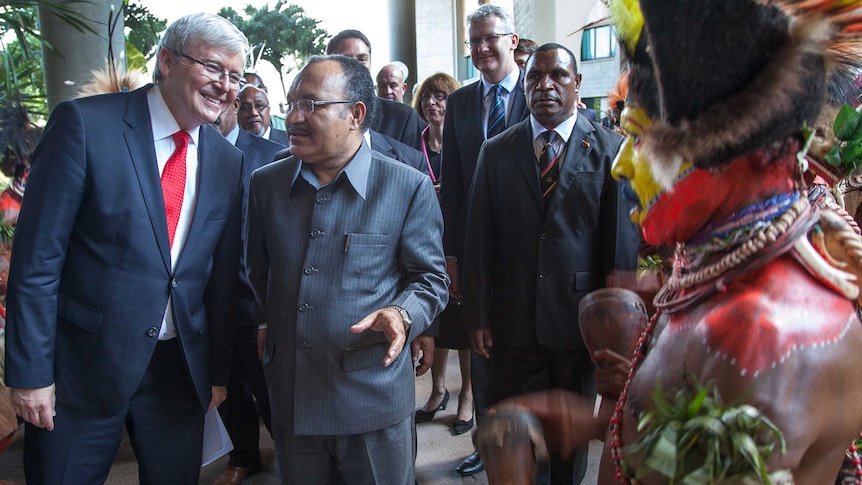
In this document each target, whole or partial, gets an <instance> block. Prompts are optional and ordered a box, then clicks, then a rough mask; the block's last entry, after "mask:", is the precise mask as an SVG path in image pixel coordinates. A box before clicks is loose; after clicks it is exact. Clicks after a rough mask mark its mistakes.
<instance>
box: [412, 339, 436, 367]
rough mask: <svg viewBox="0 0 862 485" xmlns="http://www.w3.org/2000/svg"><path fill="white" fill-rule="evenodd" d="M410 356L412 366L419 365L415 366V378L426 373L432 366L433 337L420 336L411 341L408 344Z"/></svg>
mask: <svg viewBox="0 0 862 485" xmlns="http://www.w3.org/2000/svg"><path fill="white" fill-rule="evenodd" d="M410 355H411V356H412V357H413V364H414V365H415V364H416V363H417V362H418V363H419V365H418V366H416V377H419V376H421V375H422V374H424V373H426V372H428V369H430V368H431V366H432V365H434V336H433V335H420V336H418V337H416V338H415V339H413V342H410Z"/></svg>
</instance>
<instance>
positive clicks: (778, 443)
mask: <svg viewBox="0 0 862 485" xmlns="http://www.w3.org/2000/svg"><path fill="white" fill-rule="evenodd" d="M653 401H654V404H655V405H654V407H653V409H651V410H650V411H648V412H646V413H645V414H644V415H643V416H642V417H641V420H640V422H639V423H638V430H639V431H640V432H641V433H642V434H641V437H640V438H639V439H638V441H637V442H635V443H634V444H632V445H630V446H628V447H627V448H626V455H627V456H629V457H630V458H629V459H630V460H633V461H634V462H637V463H640V464H641V465H642V466H640V467H639V468H638V470H637V473H636V475H637V476H638V477H639V478H640V477H642V476H644V475H645V474H647V473H658V474H659V475H661V476H663V477H665V478H667V479H668V483H671V484H673V483H680V484H692V485H693V484H703V483H742V482H744V481H746V480H752V479H754V480H757V479H759V480H760V481H761V483H767V484H769V483H773V482H772V480H773V479H776V478H777V477H778V476H781V477H786V474H787V472H784V471H782V472H778V473H777V474H775V475H770V474H769V472H768V471H767V468H766V460H767V459H768V458H769V457H770V456H771V455H772V453H773V452H774V451H776V447H777V448H778V450H779V451H780V453H781V454H784V453H785V451H786V448H785V443H784V437H783V436H782V434H781V431H780V430H779V429H778V428H776V427H775V425H774V424H772V422H771V421H770V420H769V419H768V418H767V417H766V416H764V415H763V414H761V412H760V411H759V410H758V409H756V408H755V407H753V406H749V405H740V406H728V405H725V403H724V402H723V401H722V399H721V396H719V394H718V391H717V390H715V389H713V388H711V387H710V386H708V385H701V384H700V383H699V382H698V381H697V380H696V379H695V378H694V377H693V376H691V375H686V385H685V386H684V387H683V388H682V389H680V390H679V391H677V393H676V394H675V395H674V396H672V397H669V396H668V395H667V394H666V393H665V392H664V390H663V389H662V388H661V385H660V383H659V384H657V385H656V389H655V390H654V392H653Z"/></svg>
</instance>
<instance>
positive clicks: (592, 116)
mask: <svg viewBox="0 0 862 485" xmlns="http://www.w3.org/2000/svg"><path fill="white" fill-rule="evenodd" d="M578 115H579V116H583V117H585V118H586V119H588V120H590V121H599V117H598V115H597V114H596V110H594V109H589V108H578Z"/></svg>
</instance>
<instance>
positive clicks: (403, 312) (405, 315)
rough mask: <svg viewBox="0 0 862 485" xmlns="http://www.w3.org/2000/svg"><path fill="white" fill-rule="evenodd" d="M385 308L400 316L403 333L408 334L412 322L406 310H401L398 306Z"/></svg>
mask: <svg viewBox="0 0 862 485" xmlns="http://www.w3.org/2000/svg"><path fill="white" fill-rule="evenodd" d="M386 308H391V309H393V310H396V311H398V313H400V314H401V320H402V321H403V322H404V333H407V332H409V331H410V327H411V326H412V325H413V320H411V319H410V314H409V313H407V310H405V309H403V308H401V307H400V306H398V305H389V306H388V307H386Z"/></svg>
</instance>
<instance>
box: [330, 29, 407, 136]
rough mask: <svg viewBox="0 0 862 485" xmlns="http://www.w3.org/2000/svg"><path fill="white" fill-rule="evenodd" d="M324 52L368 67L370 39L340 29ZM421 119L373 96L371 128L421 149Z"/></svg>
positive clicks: (397, 104) (401, 107)
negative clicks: (373, 115)
mask: <svg viewBox="0 0 862 485" xmlns="http://www.w3.org/2000/svg"><path fill="white" fill-rule="evenodd" d="M326 53H327V54H340V55H342V56H347V57H352V58H354V59H356V60H357V61H359V62H360V63H362V65H364V66H365V67H366V68H368V69H371V41H369V40H368V37H366V36H365V34H363V33H362V32H360V31H358V30H352V29H351V30H342V31H341V32H339V33H338V34H336V35H335V37H333V38H332V39H330V40H329V44H327V46H326ZM422 128H423V126H422V120H420V119H419V114H418V113H416V110H415V109H413V108H411V107H410V106H408V105H406V104H402V103H396V102H395V101H390V100H388V99H384V98H380V97H378V98H377V114H376V116H375V119H374V120H372V121H371V129H372V130H374V131H376V132H378V133H383V134H384V135H388V136H391V137H392V138H395V139H396V140H398V141H400V142H402V143H404V144H405V145H410V146H411V147H413V148H415V149H417V150H420V151H421V150H422Z"/></svg>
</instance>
